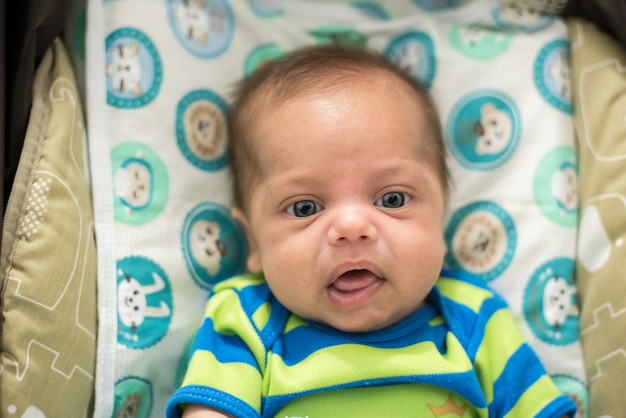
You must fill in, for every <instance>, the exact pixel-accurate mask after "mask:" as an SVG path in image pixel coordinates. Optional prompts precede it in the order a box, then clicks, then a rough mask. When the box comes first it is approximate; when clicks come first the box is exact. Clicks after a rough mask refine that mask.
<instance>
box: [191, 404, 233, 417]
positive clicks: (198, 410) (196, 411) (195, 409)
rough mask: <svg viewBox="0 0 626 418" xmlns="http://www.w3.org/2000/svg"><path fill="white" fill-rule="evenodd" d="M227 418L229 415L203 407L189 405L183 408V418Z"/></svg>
mask: <svg viewBox="0 0 626 418" xmlns="http://www.w3.org/2000/svg"><path fill="white" fill-rule="evenodd" d="M224 417H225V418H229V417H230V415H228V414H225V413H223V412H222V411H218V410H217V409H213V408H209V407H208V406H203V405H189V406H187V408H185V412H184V413H183V418H224Z"/></svg>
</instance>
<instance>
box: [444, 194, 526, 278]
mask: <svg viewBox="0 0 626 418" xmlns="http://www.w3.org/2000/svg"><path fill="white" fill-rule="evenodd" d="M444 238H445V241H446V244H447V247H448V252H447V253H446V256H445V264H446V267H447V268H450V269H454V270H462V271H466V272H469V273H471V274H473V275H475V276H478V277H481V278H482V279H483V280H485V281H491V280H493V279H495V278H497V277H499V276H500V275H501V274H502V273H503V272H504V271H505V270H506V269H507V267H508V266H509V264H510V263H511V260H512V259H513V256H514V254H515V249H516V247H517V231H516V228H515V223H514V222H513V219H512V218H511V217H510V216H509V214H508V213H507V212H506V211H505V210H504V209H503V208H502V207H500V206H499V205H497V204H495V203H493V202H488V201H477V202H473V203H470V204H469V205H466V206H464V207H462V208H460V209H458V210H457V211H456V212H454V213H453V214H452V217H451V218H450V221H449V222H448V225H447V227H446V229H445V232H444Z"/></svg>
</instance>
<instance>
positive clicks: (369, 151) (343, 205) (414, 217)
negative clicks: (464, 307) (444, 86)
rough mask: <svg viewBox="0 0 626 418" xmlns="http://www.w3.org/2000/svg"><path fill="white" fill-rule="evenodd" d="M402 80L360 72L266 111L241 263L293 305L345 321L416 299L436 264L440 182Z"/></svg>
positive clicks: (358, 325)
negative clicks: (361, 76) (247, 245)
mask: <svg viewBox="0 0 626 418" xmlns="http://www.w3.org/2000/svg"><path fill="white" fill-rule="evenodd" d="M405 89H406V87H404V86H403V85H400V84H399V82H394V83H389V81H388V80H387V82H385V81H381V80H377V81H375V82H367V83H360V84H358V85H355V86H351V87H350V88H348V89H346V90H344V91H338V92H335V93H325V94H324V95H309V96H306V97H300V98H297V99H294V100H290V101H288V102H286V103H284V104H282V105H280V106H279V107H277V108H274V109H272V110H271V111H266V113H265V114H264V115H263V117H260V118H259V122H258V123H257V125H258V126H255V132H256V133H257V135H256V141H255V144H257V146H256V151H257V152H258V153H259V158H260V162H261V168H262V172H263V176H262V177H261V179H260V180H259V181H258V182H257V183H256V185H255V186H254V189H253V191H252V197H251V203H250V207H249V209H250V210H249V213H250V216H249V217H248V218H247V219H244V222H245V223H247V227H248V231H249V234H250V240H251V252H250V258H249V267H250V268H251V269H252V270H258V271H263V272H264V273H265V276H266V279H267V282H268V284H269V286H270V288H271V289H272V291H273V293H274V294H275V296H276V297H277V298H278V300H279V301H280V302H281V303H283V304H284V305H285V306H286V307H287V308H288V309H290V310H291V311H292V312H294V313H296V314H299V315H300V316H302V317H304V318H307V319H310V320H313V321H316V322H319V323H322V324H325V325H329V326H332V327H335V328H338V329H340V330H343V331H348V332H363V331H371V330H377V329H381V328H384V327H386V326H389V325H391V324H393V323H395V322H397V321H399V320H401V319H403V318H405V317H406V316H408V315H410V314H411V313H412V312H414V311H415V310H416V309H418V308H419V307H420V306H421V305H422V304H423V301H424V298H425V297H426V295H427V294H428V292H429V291H430V290H431V288H432V286H433V284H434V282H435V280H436V279H437V277H438V274H439V272H440V269H441V266H442V262H443V256H444V253H445V244H444V241H443V231H442V227H443V213H444V202H445V193H444V192H443V190H442V186H441V183H440V181H439V179H438V177H437V174H436V171H435V170H434V169H433V167H432V166H431V165H430V163H428V159H427V158H425V157H424V156H423V151H421V150H423V147H421V146H420V143H421V142H422V141H427V140H430V139H428V138H426V137H425V135H426V132H428V130H427V129H426V128H425V126H424V125H425V123H426V122H425V120H424V118H423V116H421V115H422V112H421V108H420V104H419V103H417V102H416V100H415V98H414V97H413V96H411V95H410V94H409V93H408V91H407V90H405Z"/></svg>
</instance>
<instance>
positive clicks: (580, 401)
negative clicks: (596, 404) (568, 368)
mask: <svg viewBox="0 0 626 418" xmlns="http://www.w3.org/2000/svg"><path fill="white" fill-rule="evenodd" d="M550 377H551V378H552V380H553V381H554V384H555V385H556V387H557V388H559V390H560V391H561V392H563V393H564V394H566V395H567V396H569V397H570V398H572V400H573V401H574V403H575V404H576V406H577V407H578V411H577V413H576V417H578V418H587V417H588V416H589V388H588V387H587V385H586V384H585V383H584V382H583V381H581V380H580V379H577V378H575V377H573V376H568V375H565V374H555V375H551V376H550Z"/></svg>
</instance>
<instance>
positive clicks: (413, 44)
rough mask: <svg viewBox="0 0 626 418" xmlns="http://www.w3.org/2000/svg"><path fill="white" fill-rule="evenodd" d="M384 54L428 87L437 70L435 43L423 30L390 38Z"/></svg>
mask: <svg viewBox="0 0 626 418" xmlns="http://www.w3.org/2000/svg"><path fill="white" fill-rule="evenodd" d="M384 54H385V56H386V57H387V58H388V59H389V60H390V61H392V62H394V63H395V64H397V65H398V66H400V67H402V68H404V69H405V70H406V71H407V72H408V73H409V74H411V75H412V76H413V77H414V78H415V79H416V80H419V81H420V82H421V83H422V84H423V85H424V86H426V87H427V88H430V87H431V85H432V83H433V80H434V78H435V74H436V72H437V61H436V60H435V45H434V43H433V41H432V39H431V38H430V36H429V35H428V34H426V33H424V32H419V31H410V32H405V33H403V34H401V35H399V36H397V37H395V38H394V39H392V40H391V42H390V43H389V45H388V46H387V48H386V49H385V52H384Z"/></svg>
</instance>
